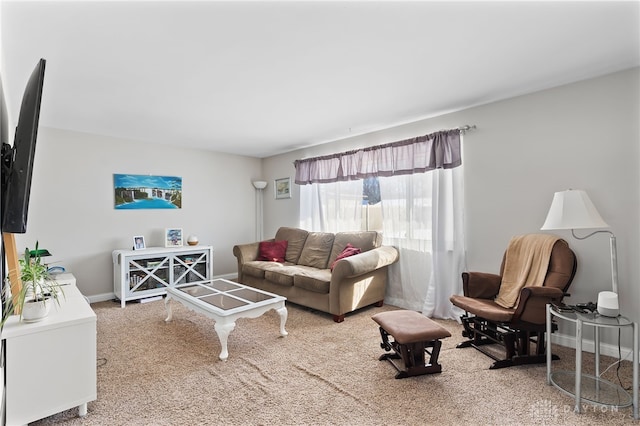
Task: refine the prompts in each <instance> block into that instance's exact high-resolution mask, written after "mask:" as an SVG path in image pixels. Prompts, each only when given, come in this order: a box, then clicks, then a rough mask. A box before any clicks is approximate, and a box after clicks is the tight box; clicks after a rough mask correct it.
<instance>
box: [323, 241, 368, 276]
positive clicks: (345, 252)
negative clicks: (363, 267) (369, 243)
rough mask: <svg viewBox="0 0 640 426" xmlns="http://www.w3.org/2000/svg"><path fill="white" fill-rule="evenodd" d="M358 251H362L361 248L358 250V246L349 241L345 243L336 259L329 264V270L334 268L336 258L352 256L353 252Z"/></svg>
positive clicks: (358, 252)
mask: <svg viewBox="0 0 640 426" xmlns="http://www.w3.org/2000/svg"><path fill="white" fill-rule="evenodd" d="M360 253H362V250H360V249H359V248H358V247H354V246H352V245H351V243H347V246H346V247H345V248H344V250H342V253H340V254H339V255H338V256H337V257H336V260H334V261H333V263H332V264H331V270H332V271H333V268H335V266H336V263H337V262H338V260H340V259H344V258H345V257H349V256H353V255H354V254H360Z"/></svg>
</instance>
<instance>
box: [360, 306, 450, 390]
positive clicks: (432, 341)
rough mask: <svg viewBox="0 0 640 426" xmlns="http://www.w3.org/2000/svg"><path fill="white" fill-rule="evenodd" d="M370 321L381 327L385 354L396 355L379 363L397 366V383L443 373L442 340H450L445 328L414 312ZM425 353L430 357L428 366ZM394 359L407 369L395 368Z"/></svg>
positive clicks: (393, 313)
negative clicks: (441, 358) (391, 339)
mask: <svg viewBox="0 0 640 426" xmlns="http://www.w3.org/2000/svg"><path fill="white" fill-rule="evenodd" d="M371 319H373V320H374V321H375V322H377V323H378V325H380V335H381V336H382V343H381V344H380V347H382V349H384V350H385V351H390V350H391V349H393V353H385V354H383V355H381V356H380V358H378V359H379V360H380V361H382V360H387V361H389V362H390V363H391V365H393V366H394V368H395V369H396V370H397V371H398V374H396V379H403V378H405V377H410V376H419V375H422V374H432V373H440V372H441V371H442V366H441V365H440V364H438V355H439V354H440V347H441V346H442V342H441V341H440V339H444V338H445V337H450V336H451V333H449V332H448V331H447V330H446V329H445V328H443V327H441V326H440V325H438V324H437V323H436V322H434V321H432V320H431V319H429V318H427V317H425V316H424V315H422V314H420V313H418V312H415V311H405V310H398V311H388V312H380V313H378V314H375V315H374V316H372V317H371ZM389 336H392V337H393V341H389ZM429 349H430V350H429ZM425 353H428V354H429V355H430V358H429V362H428V363H426V360H425ZM394 359H402V362H403V364H404V366H403V367H404V368H401V367H400V366H399V365H398V364H396V362H394Z"/></svg>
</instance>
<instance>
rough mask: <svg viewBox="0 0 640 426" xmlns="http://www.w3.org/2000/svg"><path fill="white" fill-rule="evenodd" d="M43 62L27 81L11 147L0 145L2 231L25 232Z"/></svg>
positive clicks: (38, 115) (42, 61)
mask: <svg viewBox="0 0 640 426" xmlns="http://www.w3.org/2000/svg"><path fill="white" fill-rule="evenodd" d="M45 63H46V61H45V60H44V59H40V61H39V62H38V64H37V65H36V67H35V69H34V70H33V72H32V73H31V77H29V81H28V82H27V87H26V88H25V90H24V95H23V97H22V104H21V105H20V114H19V117H18V125H17V127H16V134H15V137H14V139H13V147H10V146H9V145H8V144H3V145H2V211H1V213H2V232H8V233H12V234H24V233H25V232H26V231H27V214H28V211H29V195H30V193H31V175H32V173H33V160H34V156H35V152H36V137H37V135H38V120H39V118H40V101H41V100H42V85H43V82H44V67H45Z"/></svg>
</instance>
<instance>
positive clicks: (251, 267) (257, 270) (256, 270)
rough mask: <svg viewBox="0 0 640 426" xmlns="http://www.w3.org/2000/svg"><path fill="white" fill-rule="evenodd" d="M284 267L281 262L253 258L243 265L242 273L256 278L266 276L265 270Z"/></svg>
mask: <svg viewBox="0 0 640 426" xmlns="http://www.w3.org/2000/svg"><path fill="white" fill-rule="evenodd" d="M280 267H282V264H281V263H277V262H269V261H264V260H252V261H251V262H247V263H245V264H244V265H242V273H243V274H246V275H250V276H252V277H256V278H264V272H265V271H269V270H277V269H278V268H280Z"/></svg>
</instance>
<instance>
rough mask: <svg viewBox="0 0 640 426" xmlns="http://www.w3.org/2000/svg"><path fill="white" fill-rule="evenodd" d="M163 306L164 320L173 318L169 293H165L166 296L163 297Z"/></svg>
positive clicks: (167, 320)
mask: <svg viewBox="0 0 640 426" xmlns="http://www.w3.org/2000/svg"><path fill="white" fill-rule="evenodd" d="M164 307H165V308H166V310H167V317H166V318H165V319H164V320H165V322H169V321H171V320H172V319H173V309H171V295H170V294H167V297H166V298H165V299H164Z"/></svg>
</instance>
